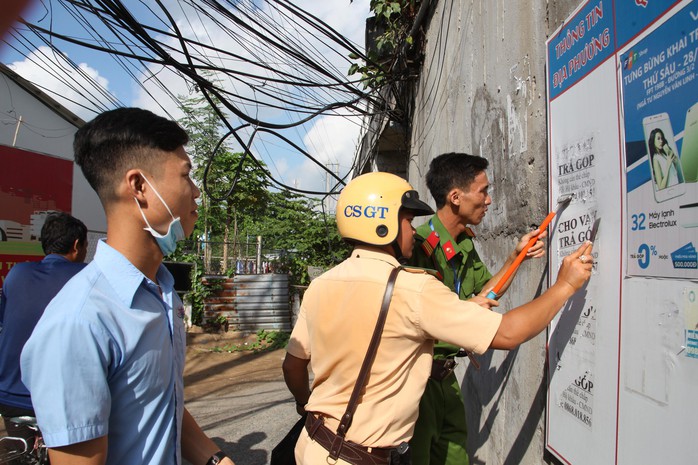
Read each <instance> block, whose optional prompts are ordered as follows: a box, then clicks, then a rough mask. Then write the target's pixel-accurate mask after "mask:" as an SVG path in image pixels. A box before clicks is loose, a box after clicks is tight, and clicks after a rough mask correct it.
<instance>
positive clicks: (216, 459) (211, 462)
mask: <svg viewBox="0 0 698 465" xmlns="http://www.w3.org/2000/svg"><path fill="white" fill-rule="evenodd" d="M226 457H227V455H225V453H224V452H223V451H222V450H219V451H218V452H216V453H215V454H213V455H212V456H211V458H210V459H208V462H206V465H218V464H219V463H221V461H222V460H223V459H224V458H226Z"/></svg>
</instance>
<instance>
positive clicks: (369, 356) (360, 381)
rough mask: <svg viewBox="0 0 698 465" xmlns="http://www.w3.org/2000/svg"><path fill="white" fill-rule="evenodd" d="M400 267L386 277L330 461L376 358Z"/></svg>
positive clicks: (338, 449)
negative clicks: (370, 332) (371, 331)
mask: <svg viewBox="0 0 698 465" xmlns="http://www.w3.org/2000/svg"><path fill="white" fill-rule="evenodd" d="M401 269H402V267H397V268H393V270H392V271H391V272H390V276H389V277H388V284H387V285H386V286H385V293H384V294H383V302H382V304H381V309H380V312H379V313H378V321H377V322H376V327H375V329H374V330H373V336H371V342H370V343H369V345H368V350H367V351H366V356H365V357H364V361H363V363H362V364H361V370H360V371H359V377H358V378H357V380H356V384H354V390H353V391H352V392H351V397H350V398H349V404H348V405H347V410H346V411H345V412H344V415H342V418H341V420H340V421H339V426H338V427H337V436H336V437H335V438H334V440H333V441H332V447H331V448H330V458H331V459H332V460H337V458H338V457H339V454H340V452H341V451H342V446H343V445H344V437H345V436H346V434H347V430H348V429H349V427H350V426H351V421H352V420H353V418H354V412H355V411H356V407H357V406H358V404H359V395H360V394H361V390H362V389H363V387H364V386H365V385H366V378H367V377H368V372H369V371H370V370H371V365H373V360H375V358H376V352H377V351H378V345H379V344H380V341H381V334H383V327H384V326H385V319H386V317H387V316H388V308H389V307H390V300H391V299H392V297H393V288H394V287H395V280H396V279H397V274H398V273H399V272H400V270H401Z"/></svg>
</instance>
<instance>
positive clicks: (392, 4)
mask: <svg viewBox="0 0 698 465" xmlns="http://www.w3.org/2000/svg"><path fill="white" fill-rule="evenodd" d="M420 1H421V0H371V3H370V9H371V11H372V12H373V14H374V18H373V20H374V25H375V27H376V28H377V29H380V30H382V32H381V33H380V34H379V35H378V36H377V37H376V38H375V48H374V49H369V51H368V62H367V63H353V64H352V65H351V66H350V67H349V71H348V73H347V74H348V75H349V76H352V75H354V74H360V75H361V81H362V84H363V86H364V88H367V87H370V88H372V89H377V88H379V87H381V86H383V85H384V84H385V83H386V81H387V79H388V74H387V71H386V70H385V69H384V68H383V67H382V66H381V65H380V63H381V62H384V61H385V59H383V58H382V57H386V56H391V55H394V54H395V53H396V51H397V50H398V48H399V46H400V45H401V44H402V43H403V42H404V43H406V44H408V45H412V44H413V42H414V37H412V36H410V35H409V34H408V32H409V28H410V27H411V22H412V20H413V19H414V16H415V14H416V10H417V8H416V7H417V5H418V4H419V3H420ZM349 58H350V59H352V60H358V59H359V58H360V57H359V56H358V55H356V54H354V53H351V54H349Z"/></svg>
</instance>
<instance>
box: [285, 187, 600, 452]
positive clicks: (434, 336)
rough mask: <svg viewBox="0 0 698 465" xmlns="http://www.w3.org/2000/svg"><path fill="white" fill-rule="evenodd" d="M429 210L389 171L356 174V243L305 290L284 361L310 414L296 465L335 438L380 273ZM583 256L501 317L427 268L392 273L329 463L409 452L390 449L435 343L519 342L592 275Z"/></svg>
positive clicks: (407, 426) (352, 215)
mask: <svg viewBox="0 0 698 465" xmlns="http://www.w3.org/2000/svg"><path fill="white" fill-rule="evenodd" d="M432 213H433V211H432V209H431V208H430V207H429V206H428V205H427V204H425V203H424V202H422V201H421V200H419V196H418V194H417V192H416V191H414V190H413V188H412V186H410V184H409V183H407V182H406V181H405V180H403V179H402V178H400V177H398V176H395V175H392V174H388V173H369V174H365V175H362V176H359V177H357V178H355V179H354V180H352V181H351V182H350V183H349V184H348V185H347V186H346V187H345V188H344V190H343V191H342V193H341V195H340V197H339V201H338V204H337V226H338V228H339V232H340V234H341V235H342V237H343V238H344V239H346V240H348V241H350V242H352V243H353V244H354V245H355V248H354V250H353V252H352V254H351V257H349V258H348V259H346V260H345V261H344V262H342V263H341V264H339V265H338V266H336V267H334V268H332V269H331V270H329V271H328V272H326V273H325V274H323V275H322V276H320V277H318V278H316V279H315V280H314V281H313V282H312V283H311V285H310V287H309V288H308V290H307V291H306V293H305V295H304V298H303V302H302V304H301V309H300V314H299V317H298V321H297V323H296V325H295V327H294V329H293V333H292V334H291V339H290V341H289V344H288V347H287V354H286V358H285V360H284V363H283V370H284V377H285V379H286V384H287V386H288V388H289V390H290V391H291V393H292V394H293V396H294V397H295V399H296V403H297V405H298V406H299V410H300V411H302V410H306V411H307V412H308V421H307V422H306V429H305V430H304V431H303V432H302V433H301V436H300V438H299V440H298V443H297V444H296V449H295V455H296V461H297V463H298V464H300V465H313V464H317V463H325V461H326V460H327V459H328V457H329V455H330V452H329V450H330V449H331V448H332V443H333V442H339V441H337V438H336V435H335V432H336V431H337V428H338V426H339V424H340V419H341V418H342V416H343V414H344V413H345V410H346V407H347V404H348V403H349V400H350V397H351V394H352V391H353V390H354V387H355V384H356V381H357V376H358V374H359V371H360V367H361V365H362V363H363V361H364V356H365V354H366V348H367V347H368V345H369V342H370V340H371V336H372V334H373V331H374V327H375V325H376V320H377V317H378V313H379V310H380V307H381V301H382V299H383V294H384V292H385V290H386V283H387V281H388V276H389V275H390V274H391V272H392V271H393V270H394V269H395V268H399V267H401V261H404V260H405V259H407V258H409V257H410V255H411V254H412V248H413V246H414V241H415V239H414V234H415V230H414V228H413V226H412V220H413V218H414V217H415V216H416V215H429V214H432ZM590 253H591V243H585V244H583V245H582V246H581V247H580V248H579V249H578V250H577V251H575V252H574V253H572V254H570V255H569V256H568V257H566V258H565V259H564V260H563V263H562V265H561V267H560V271H559V273H558V278H557V281H556V282H555V284H553V285H552V286H551V287H550V288H549V289H548V290H547V291H546V292H545V293H543V294H542V295H541V296H540V297H538V298H536V299H535V300H533V301H531V302H530V303H527V304H525V305H522V306H520V307H517V308H515V309H513V310H510V311H509V312H507V313H506V314H504V315H502V314H500V313H497V312H493V311H490V310H489V308H490V307H491V306H496V305H497V302H496V301H493V300H489V299H486V298H484V297H479V296H477V297H474V298H473V299H470V300H468V301H462V300H459V298H458V296H457V295H456V294H455V293H453V292H452V291H451V290H450V289H449V288H448V287H446V286H445V285H444V284H443V283H441V282H440V281H439V280H438V279H436V278H435V277H434V276H431V275H429V274H427V273H426V272H424V271H421V270H409V269H405V270H404V271H400V272H398V273H397V280H396V282H395V286H394V291H393V294H392V301H391V303H390V307H389V311H388V313H387V318H386V321H385V326H384V328H383V331H382V336H381V339H380V344H379V346H378V351H377V354H376V356H375V359H374V361H373V363H372V364H371V367H370V373H369V375H368V377H367V381H366V384H365V386H361V391H360V392H361V395H360V397H359V402H358V406H357V407H356V411H355V413H354V415H353V421H352V422H351V423H350V425H349V428H348V430H347V431H346V436H345V438H344V441H343V442H342V446H341V448H340V449H341V450H340V453H339V454H338V455H339V457H338V459H337V460H336V463H337V464H340V465H343V464H355V465H358V464H364V463H366V464H368V463H372V464H388V463H391V460H392V462H393V463H394V462H395V461H396V459H399V460H401V461H402V459H404V458H405V455H406V454H403V455H399V454H398V453H397V452H398V451H399V452H404V449H403V447H402V446H404V445H405V443H406V442H407V441H409V439H410V437H411V436H412V432H413V429H414V424H415V421H416V419H417V413H418V405H419V399H420V397H421V395H422V393H423V391H424V386H425V384H426V382H427V378H428V377H429V374H430V372H431V364H432V350H433V345H434V341H435V340H440V341H446V342H449V343H451V344H454V345H457V346H459V347H463V348H464V349H466V350H468V351H472V352H474V353H476V354H481V353H484V352H485V351H486V350H487V349H489V348H495V349H512V348H515V347H517V346H518V345H519V344H521V343H522V342H525V341H527V340H528V339H531V338H532V337H534V336H536V335H537V334H538V333H540V332H541V331H542V330H543V329H545V327H546V326H547V325H548V323H549V322H550V321H551V320H552V318H553V317H554V316H555V314H556V313H557V312H558V311H559V310H560V308H562V305H563V304H564V303H565V301H566V300H567V299H569V298H570V297H571V296H572V295H573V294H574V293H575V292H576V291H577V290H578V289H579V288H580V287H582V285H584V283H585V282H586V281H587V280H588V279H589V277H590V276H591V266H592V262H591V259H590V258H588V257H589V256H590ZM309 368H310V369H311V370H312V372H313V374H314V379H313V383H312V388H311V386H310V383H309V371H308V369H309ZM391 457H392V459H391ZM330 462H331V463H334V460H330ZM404 463H407V462H404Z"/></svg>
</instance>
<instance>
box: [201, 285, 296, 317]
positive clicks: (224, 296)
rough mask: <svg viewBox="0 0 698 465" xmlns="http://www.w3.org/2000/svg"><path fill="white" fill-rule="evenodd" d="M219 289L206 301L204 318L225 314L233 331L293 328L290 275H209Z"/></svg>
mask: <svg viewBox="0 0 698 465" xmlns="http://www.w3.org/2000/svg"><path fill="white" fill-rule="evenodd" d="M207 281H210V282H214V283H217V284H218V286H220V289H218V290H216V291H214V293H213V294H212V295H211V296H209V297H208V298H207V299H206V300H205V301H204V318H205V319H215V318H216V317H218V316H224V317H226V318H227V320H228V324H229V326H230V330H232V331H257V330H260V329H267V330H278V331H291V306H290V298H289V277H288V274H277V273H268V274H241V275H235V276H233V277H231V278H207Z"/></svg>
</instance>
